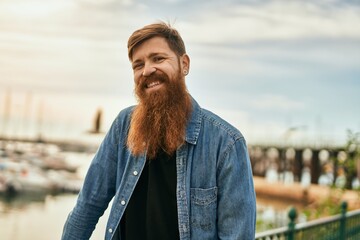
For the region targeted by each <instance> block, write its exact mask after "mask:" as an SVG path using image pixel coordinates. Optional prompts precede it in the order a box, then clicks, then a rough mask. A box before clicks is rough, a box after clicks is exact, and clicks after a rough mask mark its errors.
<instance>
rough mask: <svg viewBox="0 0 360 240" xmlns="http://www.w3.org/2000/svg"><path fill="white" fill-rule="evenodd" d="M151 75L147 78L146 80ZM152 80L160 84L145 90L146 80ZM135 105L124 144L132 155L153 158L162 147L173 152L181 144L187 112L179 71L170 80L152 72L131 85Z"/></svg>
mask: <svg viewBox="0 0 360 240" xmlns="http://www.w3.org/2000/svg"><path fill="white" fill-rule="evenodd" d="M150 78H151V79H150ZM153 79H155V80H156V81H160V82H161V83H162V84H163V86H162V87H161V88H160V89H158V90H156V91H154V92H151V93H146V92H145V89H146V87H145V86H146V82H148V81H151V80H153ZM135 93H136V95H137V97H138V102H139V104H138V105H137V106H136V108H135V109H134V112H133V114H132V117H131V123H130V129H129V134H128V139H127V146H128V147H129V149H130V151H131V152H132V154H133V155H135V156H139V155H141V154H144V153H145V152H146V155H147V158H148V159H154V158H155V157H156V154H157V153H158V152H159V151H160V150H162V151H164V152H165V153H167V154H169V155H170V154H173V153H174V152H175V151H176V149H177V148H178V147H179V146H180V145H182V144H183V143H184V139H185V131H186V123H187V121H188V119H189V116H190V113H191V99H190V96H189V94H188V92H187V89H186V86H185V80H184V78H182V77H181V75H180V73H178V74H177V76H176V79H174V80H172V81H170V80H169V79H168V77H167V76H166V75H165V74H161V73H153V74H152V75H151V76H150V77H148V78H147V79H143V80H141V81H140V83H139V84H138V85H137V86H136V88H135Z"/></svg>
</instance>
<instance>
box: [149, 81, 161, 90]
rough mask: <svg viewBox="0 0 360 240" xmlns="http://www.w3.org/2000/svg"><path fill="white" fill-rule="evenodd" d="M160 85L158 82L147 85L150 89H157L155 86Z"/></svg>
mask: <svg viewBox="0 0 360 240" xmlns="http://www.w3.org/2000/svg"><path fill="white" fill-rule="evenodd" d="M159 84H160V82H159V81H157V82H151V83H149V84H148V85H147V87H148V88H152V87H155V86H157V85H159Z"/></svg>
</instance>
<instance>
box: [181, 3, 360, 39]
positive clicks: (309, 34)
mask: <svg viewBox="0 0 360 240" xmlns="http://www.w3.org/2000/svg"><path fill="white" fill-rule="evenodd" d="M356 22H360V7H358V6H356V5H340V6H339V5H337V4H333V3H327V2H324V1H322V2H321V4H319V3H317V2H303V1H268V2H261V3H259V4H241V3H239V4H232V5H225V4H224V5H222V6H219V7H218V8H217V9H216V10H215V9H211V10H208V11H201V12H199V14H198V15H196V16H195V17H194V18H193V19H191V21H187V22H185V23H183V25H184V27H183V28H184V29H185V28H186V29H188V30H187V31H188V32H191V33H192V34H188V38H190V40H191V41H194V42H205V43H229V42H233V43H237V42H250V41H269V40H272V41H273V40H289V39H309V38H310V39H311V38H320V37H325V38H329V37H330V38H356V39H359V38H360V25H359V24H354V23H356Z"/></svg>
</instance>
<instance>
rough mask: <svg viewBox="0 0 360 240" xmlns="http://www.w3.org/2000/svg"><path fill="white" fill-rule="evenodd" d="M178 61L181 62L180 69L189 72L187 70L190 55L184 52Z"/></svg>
mask: <svg viewBox="0 0 360 240" xmlns="http://www.w3.org/2000/svg"><path fill="white" fill-rule="evenodd" d="M180 62H181V70H182V72H183V71H184V70H186V72H187V73H189V70H190V57H189V56H188V55H187V54H186V53H185V54H184V55H182V56H181V58H180ZM186 75H187V74H186Z"/></svg>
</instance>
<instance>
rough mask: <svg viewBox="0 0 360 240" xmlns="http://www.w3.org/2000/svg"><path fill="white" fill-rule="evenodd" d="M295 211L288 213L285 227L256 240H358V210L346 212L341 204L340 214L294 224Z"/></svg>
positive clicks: (263, 234)
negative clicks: (287, 221)
mask: <svg viewBox="0 0 360 240" xmlns="http://www.w3.org/2000/svg"><path fill="white" fill-rule="evenodd" d="M296 215H297V213H296V209H295V208H292V209H291V210H290V211H289V215H288V216H289V219H290V221H289V224H288V226H287V227H282V228H277V229H273V230H268V231H265V232H260V233H257V234H256V235H255V239H256V240H302V239H304V240H345V239H346V240H358V239H360V209H359V210H354V211H351V212H347V203H346V202H343V203H342V204H341V214H338V215H335V216H332V217H327V218H322V219H318V220H314V221H310V222H306V223H300V224H296V223H295V219H296Z"/></svg>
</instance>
